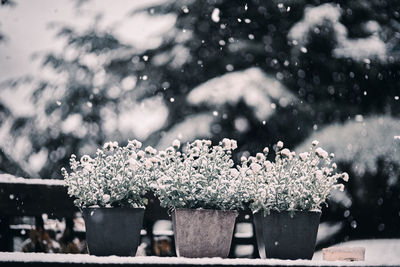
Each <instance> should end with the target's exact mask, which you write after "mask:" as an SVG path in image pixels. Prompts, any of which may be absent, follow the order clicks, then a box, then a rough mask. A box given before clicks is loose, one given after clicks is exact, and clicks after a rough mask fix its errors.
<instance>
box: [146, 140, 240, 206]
mask: <svg viewBox="0 0 400 267" xmlns="http://www.w3.org/2000/svg"><path fill="white" fill-rule="evenodd" d="M236 148H237V143H236V141H235V140H231V139H227V138H225V139H223V140H222V141H221V142H219V145H216V146H212V143H211V141H210V140H196V141H194V142H192V143H190V144H189V143H188V144H187V146H186V147H185V148H184V149H183V152H181V151H180V142H179V141H178V140H175V141H174V142H173V144H172V147H168V148H167V149H166V150H165V151H159V152H158V154H157V155H156V156H155V157H154V159H153V161H154V163H155V164H156V166H157V167H156V168H155V169H154V172H153V174H154V176H155V177H156V178H157V179H155V182H154V183H153V186H152V188H153V190H154V192H155V194H156V195H157V196H158V198H159V200H160V202H161V206H163V207H167V208H169V209H170V210H172V209H175V208H191V209H196V208H204V209H218V210H233V209H239V208H242V202H241V200H240V198H239V197H238V196H237V192H238V188H240V186H241V185H240V183H239V180H238V178H239V173H238V171H237V170H236V169H235V168H233V166H234V163H233V161H232V159H231V154H232V150H234V149H236Z"/></svg>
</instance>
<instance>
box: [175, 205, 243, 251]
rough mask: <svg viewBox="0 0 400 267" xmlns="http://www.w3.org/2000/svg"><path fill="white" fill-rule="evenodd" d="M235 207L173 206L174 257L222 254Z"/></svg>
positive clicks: (227, 246) (229, 236) (226, 247)
mask: <svg viewBox="0 0 400 267" xmlns="http://www.w3.org/2000/svg"><path fill="white" fill-rule="evenodd" d="M237 215H238V212H237V211H223V210H206V209H204V210H203V209H175V210H174V211H173V213H172V222H173V227H174V236H175V248H176V254H177V255H178V257H187V258H201V257H221V258H226V257H227V256H228V254H229V249H230V247H231V242H232V235H233V228H234V226H235V219H236V217H237Z"/></svg>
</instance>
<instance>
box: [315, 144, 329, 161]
mask: <svg viewBox="0 0 400 267" xmlns="http://www.w3.org/2000/svg"><path fill="white" fill-rule="evenodd" d="M315 153H316V154H317V156H318V157H320V158H323V159H326V158H327V157H328V152H326V151H325V150H323V149H322V148H320V147H318V148H317V149H316V150H315Z"/></svg>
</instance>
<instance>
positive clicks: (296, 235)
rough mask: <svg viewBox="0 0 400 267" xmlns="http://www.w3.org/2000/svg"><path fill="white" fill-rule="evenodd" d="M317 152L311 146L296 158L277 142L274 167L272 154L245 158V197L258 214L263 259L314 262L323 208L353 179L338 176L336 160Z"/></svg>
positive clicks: (331, 156) (241, 168)
mask: <svg viewBox="0 0 400 267" xmlns="http://www.w3.org/2000/svg"><path fill="white" fill-rule="evenodd" d="M317 146H318V141H313V142H312V146H311V148H310V151H308V152H304V153H300V154H299V155H296V153H295V152H292V151H290V150H289V149H287V148H283V143H282V142H278V143H277V145H276V148H275V150H276V157H275V162H270V161H269V160H267V158H266V157H267V155H268V152H269V150H268V148H265V149H264V151H263V152H264V153H257V154H256V156H255V157H249V158H245V157H242V159H241V161H242V164H241V166H239V167H238V170H239V172H240V174H241V175H240V176H241V177H242V183H243V187H244V188H245V191H246V192H244V193H243V194H242V195H243V196H244V197H245V198H246V200H247V202H248V203H249V206H250V208H251V210H252V211H253V212H254V224H255V228H256V236H257V243H258V249H259V253H260V257H261V258H266V257H267V258H280V259H311V258H312V256H313V254H314V249H315V241H316V237H317V232H318V225H319V219H320V215H321V206H322V205H323V204H326V202H325V201H326V199H327V198H328V196H329V194H330V191H331V190H332V189H339V190H341V191H343V190H344V185H343V184H341V183H337V182H338V180H342V181H348V178H349V176H348V175H347V173H342V174H341V173H336V172H335V170H336V167H337V166H336V164H335V163H333V162H332V158H333V157H334V155H333V154H330V155H328V153H327V152H326V151H325V150H323V149H322V148H321V147H317Z"/></svg>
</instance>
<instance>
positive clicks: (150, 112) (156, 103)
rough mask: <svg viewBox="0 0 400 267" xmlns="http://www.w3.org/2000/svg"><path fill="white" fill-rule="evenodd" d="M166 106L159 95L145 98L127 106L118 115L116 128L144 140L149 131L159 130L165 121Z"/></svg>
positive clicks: (166, 114) (166, 116)
mask: <svg viewBox="0 0 400 267" xmlns="http://www.w3.org/2000/svg"><path fill="white" fill-rule="evenodd" d="M168 113H169V112H168V108H167V106H166V105H165V103H164V101H163V98H162V97H161V96H155V97H151V98H146V99H144V100H143V101H141V102H140V103H139V102H137V103H135V104H134V105H133V106H132V105H130V106H127V107H126V108H125V109H123V110H122V111H121V113H120V114H119V116H118V129H119V130H120V131H121V132H122V133H130V132H132V133H133V135H134V136H135V137H136V138H138V139H141V140H145V139H146V138H147V137H148V136H149V135H150V134H151V133H153V132H154V131H156V130H159V129H160V128H161V127H162V126H163V125H164V124H165V122H166V121H167V118H168Z"/></svg>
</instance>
